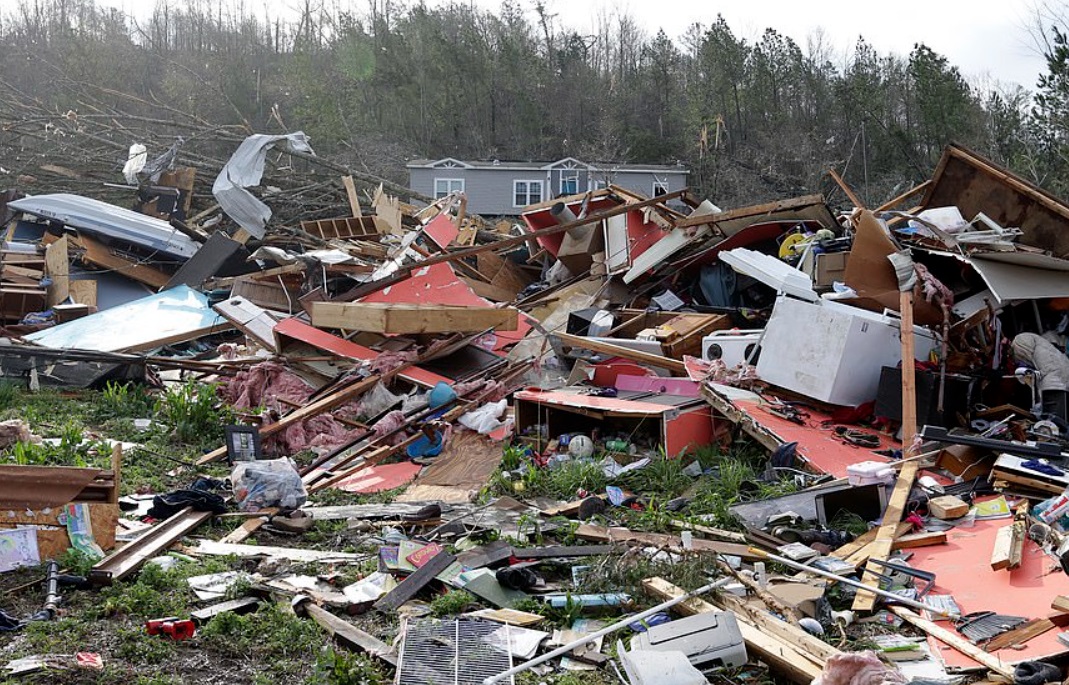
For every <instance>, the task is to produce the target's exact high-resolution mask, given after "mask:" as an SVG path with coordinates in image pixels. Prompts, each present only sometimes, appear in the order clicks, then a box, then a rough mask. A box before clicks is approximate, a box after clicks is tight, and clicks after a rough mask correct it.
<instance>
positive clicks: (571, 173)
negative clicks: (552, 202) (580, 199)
mask: <svg viewBox="0 0 1069 685" xmlns="http://www.w3.org/2000/svg"><path fill="white" fill-rule="evenodd" d="M578 192H579V171H578V170H574V169H573V170H568V171H562V172H560V194H561V195H575V194H576V193H578Z"/></svg>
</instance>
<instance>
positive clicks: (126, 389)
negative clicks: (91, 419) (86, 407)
mask: <svg viewBox="0 0 1069 685" xmlns="http://www.w3.org/2000/svg"><path fill="white" fill-rule="evenodd" d="M155 404H156V403H155V400H154V399H153V398H152V395H151V394H149V390H148V388H146V387H145V386H143V385H135V384H133V383H116V382H114V381H108V382H107V384H106V385H105V386H104V390H102V391H101V393H100V398H99V400H98V401H97V403H96V407H95V411H94V413H95V415H96V418H97V420H100V421H103V420H107V419H115V418H129V419H136V418H145V417H148V416H151V415H152V413H153V411H154V410H155Z"/></svg>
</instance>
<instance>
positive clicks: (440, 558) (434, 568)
mask: <svg viewBox="0 0 1069 685" xmlns="http://www.w3.org/2000/svg"><path fill="white" fill-rule="evenodd" d="M456 560H457V558H456V557H455V556H453V555H452V554H450V553H449V552H446V551H445V550H442V551H441V552H438V553H437V554H435V555H434V556H433V557H431V558H430V560H428V561H427V563H425V564H424V565H423V566H420V567H419V568H417V569H416V571H415V572H414V573H413V574H412V575H410V576H408V577H407V578H405V579H404V580H402V581H401V582H400V583H399V584H398V585H397V587H395V588H394V589H392V590H390V592H389V593H387V594H386V596H385V597H382V598H381V599H379V601H377V602H375V604H374V605H373V606H374V607H375V608H376V609H378V610H379V611H393V610H394V609H396V608H397V607H399V606H401V605H402V604H404V603H405V602H407V601H408V600H410V599H412V598H413V597H415V596H416V593H418V592H419V591H420V590H422V589H423V588H424V587H425V586H426V585H427V584H428V583H430V582H431V581H432V580H434V577H435V576H437V575H438V574H439V573H441V572H442V571H444V570H446V569H447V568H449V566H450V565H451V564H452V563H453V562H454V561H456Z"/></svg>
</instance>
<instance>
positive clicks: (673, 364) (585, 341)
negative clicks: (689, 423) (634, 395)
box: [551, 333, 687, 375]
mask: <svg viewBox="0 0 1069 685" xmlns="http://www.w3.org/2000/svg"><path fill="white" fill-rule="evenodd" d="M551 335H555V336H557V337H558V338H560V340H561V342H562V343H564V345H565V346H570V347H581V348H583V349H587V350H592V351H594V352H601V353H603V354H611V355H613V356H615V357H623V358H624V359H630V360H631V361H634V362H639V363H641V364H649V365H650V366H656V367H658V368H662V369H667V370H669V371H671V372H673V373H678V374H682V375H686V373H687V368H686V366H684V365H683V362H681V361H678V360H675V359H669V358H668V357H662V356H661V355H659V354H650V353H649V352H641V351H639V350H632V349H629V348H627V347H622V346H620V345H613V344H612V343H607V342H603V341H600V340H592V339H590V338H584V337H583V336H581V335H571V334H569V333H552V334H551Z"/></svg>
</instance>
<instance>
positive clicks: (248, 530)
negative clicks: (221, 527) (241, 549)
mask: <svg viewBox="0 0 1069 685" xmlns="http://www.w3.org/2000/svg"><path fill="white" fill-rule="evenodd" d="M277 513H278V507H270V508H268V509H264V510H263V511H259V512H257V516H256V518H251V519H249V520H248V521H245V522H244V523H242V524H241V525H240V526H238V527H237V528H235V529H234V530H232V531H230V532H229V533H227V534H226V536H224V537H223V538H221V539H220V540H219V542H225V543H227V544H237V543H239V542H245V540H247V539H248V538H249V536H250V535H252V534H253V533H255V532H256V531H258V530H260V528H261V527H262V526H263V525H264V524H265V523H267V522H268V521H270V520H271V517H272V516H274V515H275V514H277Z"/></svg>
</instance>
